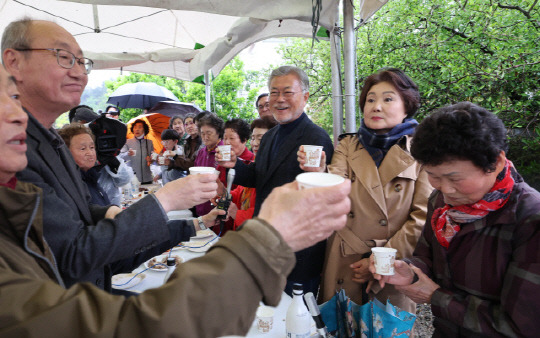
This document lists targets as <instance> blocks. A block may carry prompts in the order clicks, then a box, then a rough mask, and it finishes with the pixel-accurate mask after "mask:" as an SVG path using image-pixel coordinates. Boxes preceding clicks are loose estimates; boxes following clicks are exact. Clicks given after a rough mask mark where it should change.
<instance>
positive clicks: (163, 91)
mask: <svg viewBox="0 0 540 338" xmlns="http://www.w3.org/2000/svg"><path fill="white" fill-rule="evenodd" d="M170 100H173V101H178V98H177V97H176V96H174V94H173V93H172V92H171V91H170V90H168V89H167V88H165V87H162V86H160V85H157V84H155V83H152V82H137V83H127V84H125V85H122V86H120V87H118V88H116V90H115V91H114V92H113V93H112V94H111V95H110V96H109V100H107V103H110V104H113V105H115V106H118V107H121V108H140V109H147V108H148V109H149V108H151V107H153V106H155V105H156V103H158V102H160V101H170Z"/></svg>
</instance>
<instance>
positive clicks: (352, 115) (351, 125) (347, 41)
mask: <svg viewBox="0 0 540 338" xmlns="http://www.w3.org/2000/svg"><path fill="white" fill-rule="evenodd" d="M362 5H363V1H362V0H360V8H362ZM343 28H344V34H343V45H344V52H343V58H344V60H345V62H344V63H345V132H347V133H353V132H355V131H356V97H355V93H356V86H355V82H356V79H355V67H356V50H355V43H354V38H355V36H354V7H353V3H352V0H343Z"/></svg>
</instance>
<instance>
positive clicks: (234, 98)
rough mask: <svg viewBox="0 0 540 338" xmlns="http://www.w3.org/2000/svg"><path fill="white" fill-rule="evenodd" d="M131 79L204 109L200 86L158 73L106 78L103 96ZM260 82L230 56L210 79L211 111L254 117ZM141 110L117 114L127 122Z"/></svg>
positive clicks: (202, 90)
mask: <svg viewBox="0 0 540 338" xmlns="http://www.w3.org/2000/svg"><path fill="white" fill-rule="evenodd" d="M248 80H249V81H248ZM134 82H154V83H156V84H158V85H160V86H163V87H165V88H167V89H169V90H170V91H171V92H172V93H173V94H174V95H176V97H178V99H179V100H180V101H181V102H187V103H195V104H197V105H198V106H199V107H201V109H205V108H206V98H205V86H204V85H202V84H198V83H194V82H186V81H181V80H176V79H172V78H168V77H165V76H158V75H149V74H139V73H131V74H130V75H126V76H122V77H119V78H118V79H116V80H115V81H106V82H105V85H106V86H107V88H108V93H107V95H110V94H111V93H112V92H113V91H114V90H115V89H116V88H118V87H120V86H121V85H123V84H126V83H134ZM263 85H264V83H262V82H261V81H260V79H259V76H258V74H257V72H245V71H244V64H243V62H242V61H240V60H239V59H238V58H235V59H233V60H232V61H231V62H230V63H229V64H228V65H227V66H226V67H225V68H224V69H223V70H222V71H221V72H220V74H219V75H218V76H217V77H216V78H214V79H213V81H212V98H213V100H212V102H211V107H212V109H211V110H212V112H214V113H216V114H217V115H218V116H219V117H221V118H222V119H224V120H225V121H227V120H229V119H232V118H242V119H246V120H252V119H254V118H255V117H256V116H257V115H256V114H257V111H256V109H255V106H254V104H253V102H254V101H255V98H256V95H257V93H258V91H259V89H260V88H261V87H262V86H263ZM141 113H142V110H141V109H133V108H130V109H122V110H121V113H120V117H121V119H122V120H123V121H125V122H127V121H128V120H130V119H131V118H133V117H135V116H138V115H140V114H141Z"/></svg>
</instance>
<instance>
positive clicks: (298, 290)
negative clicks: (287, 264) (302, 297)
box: [292, 283, 304, 294]
mask: <svg viewBox="0 0 540 338" xmlns="http://www.w3.org/2000/svg"><path fill="white" fill-rule="evenodd" d="M292 288H293V293H296V294H302V292H304V287H303V285H302V284H301V283H294V284H293V287H292ZM295 291H296V292H295Z"/></svg>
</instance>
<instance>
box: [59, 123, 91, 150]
mask: <svg viewBox="0 0 540 338" xmlns="http://www.w3.org/2000/svg"><path fill="white" fill-rule="evenodd" d="M58 134H59V135H60V136H61V137H62V139H63V140H64V143H65V144H66V146H67V147H68V148H69V146H70V145H71V139H72V138H74V137H75V136H77V135H81V134H88V135H90V137H92V141H94V142H96V137H95V136H94V134H93V133H92V131H91V130H90V128H88V127H87V126H85V125H84V124H80V123H77V122H73V123H70V124H66V125H65V126H63V127H62V128H61V129H59V130H58Z"/></svg>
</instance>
